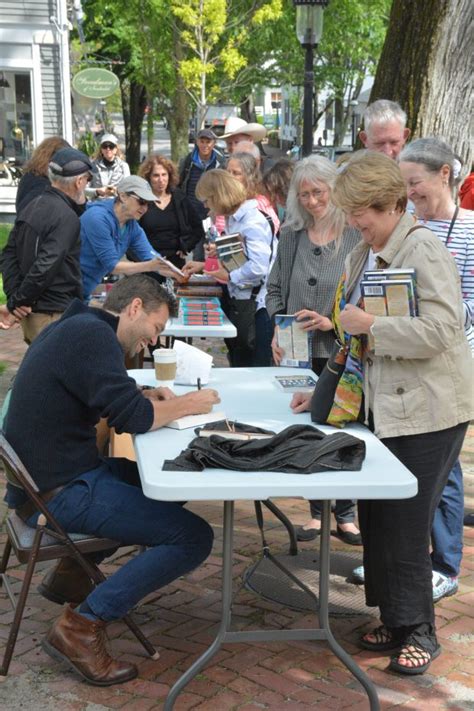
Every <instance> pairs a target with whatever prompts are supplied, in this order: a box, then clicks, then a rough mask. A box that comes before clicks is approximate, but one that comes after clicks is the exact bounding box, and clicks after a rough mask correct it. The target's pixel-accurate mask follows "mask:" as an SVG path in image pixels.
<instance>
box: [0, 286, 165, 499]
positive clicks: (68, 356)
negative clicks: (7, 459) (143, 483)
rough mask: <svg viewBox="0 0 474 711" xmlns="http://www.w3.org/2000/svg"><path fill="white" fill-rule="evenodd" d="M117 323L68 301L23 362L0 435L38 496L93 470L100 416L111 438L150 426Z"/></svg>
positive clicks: (148, 412) (97, 459)
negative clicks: (126, 361) (111, 430)
mask: <svg viewBox="0 0 474 711" xmlns="http://www.w3.org/2000/svg"><path fill="white" fill-rule="evenodd" d="M117 326H118V317H116V316H113V315H112V314H110V313H108V312H106V311H101V310H99V309H92V308H89V307H87V306H84V305H83V304H82V303H81V302H80V301H79V300H75V301H73V302H72V303H71V305H70V306H69V308H68V309H67V311H65V313H64V315H63V317H62V318H61V319H60V320H59V321H57V322H56V323H53V324H51V326H49V327H48V328H46V329H45V330H44V331H42V333H40V335H39V336H38V337H37V338H36V339H35V340H34V342H33V343H32V345H31V346H30V348H29V349H28V351H27V353H26V355H25V358H24V359H23V362H22V364H21V366H20V369H19V370H18V374H17V376H16V378H15V382H14V385H13V391H12V394H11V400H10V405H9V408H8V414H7V417H6V421H5V426H4V430H5V436H6V438H7V440H8V441H9V442H10V444H11V445H12V447H13V448H14V449H15V450H16V452H17V454H18V456H19V457H20V459H21V460H22V462H23V464H24V465H25V466H26V468H27V470H28V471H29V473H30V474H31V476H32V478H33V479H34V480H35V482H36V484H37V485H38V487H39V489H40V491H48V490H50V489H54V488H56V487H58V486H61V485H63V484H67V483H68V482H70V481H71V480H72V479H74V478H76V477H77V476H79V475H80V474H83V473H84V472H87V471H90V470H91V469H95V468H96V467H97V466H99V464H100V456H99V453H98V450H97V446H96V430H95V425H96V424H97V422H98V421H99V419H100V418H101V417H105V418H107V420H108V424H109V426H110V427H115V429H116V430H117V432H119V433H120V432H131V433H142V432H147V431H148V430H149V429H150V428H151V426H152V423H153V406H152V404H151V402H150V401H149V400H147V399H146V398H145V397H143V395H142V394H141V392H140V391H139V390H138V389H137V386H136V383H135V381H134V380H133V379H132V378H130V377H129V376H128V375H127V371H126V369H125V365H124V352H123V350H122V347H121V345H120V343H119V341H118V340H117V336H116V331H117ZM10 494H11V491H9V492H8V494H7V500H8V502H9V503H10V505H13V506H17V505H18V502H17V501H15V502H13V500H12V496H11V495H10Z"/></svg>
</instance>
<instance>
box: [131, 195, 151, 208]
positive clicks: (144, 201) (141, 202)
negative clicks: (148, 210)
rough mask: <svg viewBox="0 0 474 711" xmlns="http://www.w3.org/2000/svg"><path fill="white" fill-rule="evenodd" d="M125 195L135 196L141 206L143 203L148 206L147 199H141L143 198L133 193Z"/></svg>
mask: <svg viewBox="0 0 474 711" xmlns="http://www.w3.org/2000/svg"><path fill="white" fill-rule="evenodd" d="M127 195H130V197H132V198H135V200H136V201H137V202H138V204H139V205H141V206H142V207H144V206H145V205H147V206H148V200H143V198H141V197H138V195H135V193H127Z"/></svg>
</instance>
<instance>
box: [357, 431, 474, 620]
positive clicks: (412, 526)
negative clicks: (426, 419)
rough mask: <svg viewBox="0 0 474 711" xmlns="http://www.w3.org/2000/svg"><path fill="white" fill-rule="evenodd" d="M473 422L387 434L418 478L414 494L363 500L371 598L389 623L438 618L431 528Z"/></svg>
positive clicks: (361, 509) (361, 516) (390, 444)
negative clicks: (466, 434)
mask: <svg viewBox="0 0 474 711" xmlns="http://www.w3.org/2000/svg"><path fill="white" fill-rule="evenodd" d="M467 426H468V423H462V424H459V425H456V426H455V427H450V428H449V429H445V430H440V431H438V432H427V433H425V434H419V435H409V436H405V437H389V438H385V439H382V440H381V441H382V442H383V444H384V445H385V446H386V447H387V448H388V449H389V450H390V451H391V452H392V453H393V454H394V455H395V456H396V457H397V459H399V460H400V461H401V462H402V463H403V464H404V465H405V466H406V467H407V469H409V470H410V471H411V473H412V474H413V475H414V476H415V477H416V478H417V480H418V493H417V495H416V496H414V497H413V498H411V499H401V500H399V501H397V500H391V501H359V504H358V507H359V525H360V531H361V534H362V541H363V545H364V569H365V596H366V602H367V605H369V606H371V607H379V608H380V619H381V621H382V623H383V624H384V625H386V626H387V627H401V626H410V625H419V624H422V623H427V624H429V625H433V624H434V610H433V593H432V581H431V578H432V567H431V558H430V532H431V526H432V523H433V517H434V512H435V510H436V507H437V505H438V502H439V500H440V498H441V494H442V491H443V488H444V486H445V484H446V481H447V478H448V475H449V472H450V471H451V469H452V467H453V465H454V463H455V462H456V460H457V458H458V457H459V453H460V451H461V447H462V443H463V440H464V435H465V433H466V430H467ZM381 475H383V473H381ZM433 630H434V628H433Z"/></svg>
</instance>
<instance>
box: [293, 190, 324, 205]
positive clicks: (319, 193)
mask: <svg viewBox="0 0 474 711" xmlns="http://www.w3.org/2000/svg"><path fill="white" fill-rule="evenodd" d="M326 193H327V190H311V191H308V192H306V193H298V197H299V199H300V200H301V202H308V200H309V199H310V198H314V199H315V200H321V198H322V197H323V195H326Z"/></svg>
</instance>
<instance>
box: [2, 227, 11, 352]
mask: <svg viewBox="0 0 474 711" xmlns="http://www.w3.org/2000/svg"><path fill="white" fill-rule="evenodd" d="M12 227H13V225H4V224H0V252H1V251H2V250H3V248H4V247H5V245H6V243H7V239H8V235H9V234H10V231H11V229H12ZM6 302H7V297H6V296H5V294H4V292H3V280H2V276H1V275H0V304H6ZM0 365H1V364H0Z"/></svg>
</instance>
